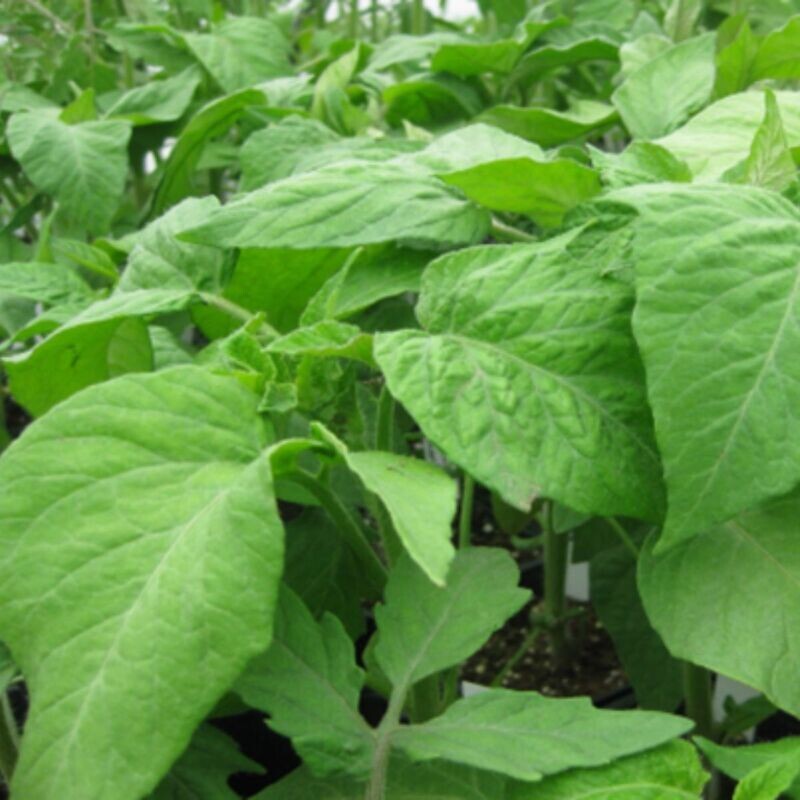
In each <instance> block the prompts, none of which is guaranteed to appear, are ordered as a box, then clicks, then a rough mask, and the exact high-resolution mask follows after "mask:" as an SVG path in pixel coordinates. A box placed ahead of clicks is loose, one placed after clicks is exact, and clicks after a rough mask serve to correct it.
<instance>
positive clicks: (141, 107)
mask: <svg viewBox="0 0 800 800" xmlns="http://www.w3.org/2000/svg"><path fill="white" fill-rule="evenodd" d="M201 79H202V76H201V75H200V74H199V70H198V69H197V68H196V67H195V68H193V69H187V70H184V71H183V72H181V73H180V74H179V75H176V76H175V77H174V78H165V79H164V80H163V81H153V82H152V83H146V84H145V85H144V86H138V87H137V88H135V89H130V90H129V91H127V92H124V93H123V94H122V95H121V96H120V97H119V98H117V99H116V100H115V101H114V103H112V104H111V106H110V107H109V108H108V109H107V110H106V112H105V116H107V117H114V118H118V119H127V120H130V121H131V122H132V123H133V124H134V125H153V124H156V123H160V122H172V121H174V120H176V119H180V118H181V117H182V116H183V114H184V113H185V111H186V109H187V108H188V107H189V103H191V102H192V97H194V93H195V91H196V90H197V87H198V86H199V85H200V81H201Z"/></svg>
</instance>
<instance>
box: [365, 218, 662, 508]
mask: <svg viewBox="0 0 800 800" xmlns="http://www.w3.org/2000/svg"><path fill="white" fill-rule="evenodd" d="M598 232H599V234H600V236H601V238H603V241H605V238H604V237H602V234H603V233H604V232H605V229H604V228H599V229H598ZM575 236H576V234H575V233H574V232H573V233H571V234H567V235H565V236H562V237H558V238H555V239H551V240H549V241H547V242H544V243H542V244H532V245H513V246H506V247H499V246H490V247H481V248H474V249H469V250H465V251H462V252H459V253H456V254H453V255H448V256H444V257H442V258H440V259H438V260H437V261H435V262H434V263H433V264H432V265H431V266H430V267H429V268H428V270H427V271H426V273H425V275H424V278H423V287H422V295H421V298H420V302H419V304H418V308H417V314H418V316H419V320H420V322H421V323H422V326H423V328H424V329H425V330H424V331H416V330H406V331H398V332H395V333H380V334H378V335H377V336H376V338H375V345H374V352H375V358H376V360H377V361H378V363H379V364H380V366H381V368H382V369H383V371H384V374H385V375H386V378H387V382H388V384H389V387H390V389H391V390H392V394H393V395H394V396H395V397H397V398H398V399H399V400H400V402H402V403H403V405H404V406H405V407H406V408H407V409H408V411H409V412H410V413H411V414H412V416H413V417H414V418H415V420H416V421H417V422H418V423H419V425H420V426H421V428H422V429H423V431H424V432H425V434H426V435H427V436H428V437H429V438H430V439H431V440H432V441H434V442H435V443H436V444H437V445H438V446H439V447H440V448H441V449H442V450H443V451H444V452H445V453H446V454H447V456H448V457H449V458H450V459H451V460H453V461H455V462H456V463H458V464H459V465H461V466H462V467H463V468H464V469H465V470H467V471H468V472H469V474H471V475H473V476H474V477H475V478H476V479H477V480H479V481H480V482H481V483H483V484H484V485H485V486H488V487H490V488H491V489H493V490H495V491H497V492H498V493H499V494H500V495H502V497H503V498H504V499H505V500H506V501H507V502H509V503H510V504H512V505H515V506H517V507H518V508H520V509H523V510H527V509H528V508H529V507H530V505H531V502H532V501H533V500H534V499H535V498H536V497H539V496H546V497H552V498H555V499H557V500H559V501H561V502H564V503H565V504H566V505H569V506H571V507H572V508H575V509H576V510H578V511H583V512H586V513H595V514H626V515H630V516H641V517H643V518H658V516H659V514H660V513H661V511H660V509H661V502H662V501H661V485H660V472H661V465H660V462H659V458H658V455H657V453H656V451H655V445H654V442H653V434H652V430H651V423H650V418H649V410H648V409H647V406H646V401H645V390H644V382H643V373H642V369H641V365H640V364H639V362H638V358H637V355H636V348H635V344H634V342H633V338H632V336H631V333H630V327H629V326H630V309H631V306H632V303H633V298H632V295H631V289H630V287H628V286H626V285H625V284H623V283H621V282H619V281H617V280H615V279H613V278H612V277H609V276H603V275H601V274H600V270H599V269H598V265H597V253H596V252H595V244H596V242H595V240H594V239H592V238H591V237H588V238H587V239H586V240H585V241H584V240H583V239H582V238H581V237H578V238H577V239H576V238H575ZM521 419H525V420H526V424H525V425H524V426H521V425H520V420H521Z"/></svg>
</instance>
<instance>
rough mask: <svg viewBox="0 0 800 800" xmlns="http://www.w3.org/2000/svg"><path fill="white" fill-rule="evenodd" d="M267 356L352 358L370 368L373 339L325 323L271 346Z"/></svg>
mask: <svg viewBox="0 0 800 800" xmlns="http://www.w3.org/2000/svg"><path fill="white" fill-rule="evenodd" d="M267 350H268V352H270V353H282V354H283V355H287V356H304V355H311V356H327V357H336V356H338V357H341V358H352V359H355V360H356V361H362V362H363V363H365V364H369V365H370V366H373V365H374V364H375V360H374V359H373V357H372V336H371V335H370V334H368V333H364V331H362V330H361V328H359V327H358V326H356V325H350V324H348V323H347V322H339V321H338V320H333V319H324V320H320V321H319V322H315V323H313V324H311V325H309V326H307V327H304V328H298V329H297V330H294V331H292V332H291V333H287V334H286V335H285V336H281V337H279V338H278V339H275V340H273V341H272V342H270V344H269V347H268V348H267Z"/></svg>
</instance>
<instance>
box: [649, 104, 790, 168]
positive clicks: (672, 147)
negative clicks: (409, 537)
mask: <svg viewBox="0 0 800 800" xmlns="http://www.w3.org/2000/svg"><path fill="white" fill-rule="evenodd" d="M775 98H776V99H777V101H778V108H779V109H780V114H781V119H782V121H783V125H784V130H785V132H786V138H787V141H788V144H789V146H790V147H793V148H794V147H798V146H800V94H799V93H797V92H788V91H779V92H775ZM763 119H764V95H763V93H762V92H756V91H753V92H741V93H740V94H734V95H730V96H729V97H724V98H723V99H722V100H718V101H717V102H716V103H713V104H712V105H710V106H709V107H708V108H706V109H704V110H703V111H701V112H700V113H699V114H697V115H696V116H695V117H693V118H692V119H691V120H689V122H687V123H686V125H684V126H683V127H682V128H679V129H678V130H676V131H675V132H674V133H671V134H670V135H669V136H665V137H664V138H662V139H659V140H658V144H660V145H661V146H662V147H665V148H666V149H667V150H669V151H670V152H671V153H672V154H673V155H675V156H677V157H678V158H680V159H682V160H683V161H685V162H686V163H687V164H688V165H689V169H691V170H692V173H693V175H694V176H695V179H696V180H699V181H704V182H705V181H716V180H719V179H720V178H721V177H722V175H723V174H724V173H725V172H726V171H727V170H728V169H730V168H731V167H733V166H735V165H736V164H738V163H739V162H740V161H742V160H743V159H745V158H747V156H748V154H749V153H750V148H751V146H752V143H753V137H754V136H755V133H756V131H757V130H758V127H759V125H761V122H762V120H763Z"/></svg>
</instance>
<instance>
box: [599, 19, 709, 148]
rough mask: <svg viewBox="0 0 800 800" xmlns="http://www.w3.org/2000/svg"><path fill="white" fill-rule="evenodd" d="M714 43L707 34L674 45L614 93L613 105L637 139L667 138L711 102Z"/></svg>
mask: <svg viewBox="0 0 800 800" xmlns="http://www.w3.org/2000/svg"><path fill="white" fill-rule="evenodd" d="M714 41H715V37H714V36H713V34H705V35H703V36H698V37H697V38H695V39H689V40H687V41H685V42H681V43H680V44H677V45H675V46H674V47H672V48H670V49H669V50H666V51H665V52H663V53H661V55H659V56H656V58H654V59H653V60H652V61H650V62H648V63H647V64H645V65H644V66H643V67H640V68H639V69H638V70H636V71H635V72H634V73H633V74H632V75H630V76H629V77H628V79H627V80H626V81H625V83H623V84H622V86H620V88H619V89H617V90H616V92H614V95H613V101H614V105H615V106H616V107H617V109H619V113H620V116H621V117H622V121H623V122H624V123H625V126H626V127H627V129H628V130H629V131H630V132H631V134H632V135H633V136H634V137H636V138H639V139H655V138H656V137H658V136H664V135H665V134H667V133H669V132H670V131H673V130H675V128H677V127H678V125H680V124H681V123H682V122H683V121H684V120H685V119H686V118H687V117H688V116H689V115H690V114H691V113H692V112H694V111H697V110H698V109H700V108H702V106H703V105H705V103H707V102H708V100H709V99H710V97H711V92H712V90H713V88H714Z"/></svg>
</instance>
